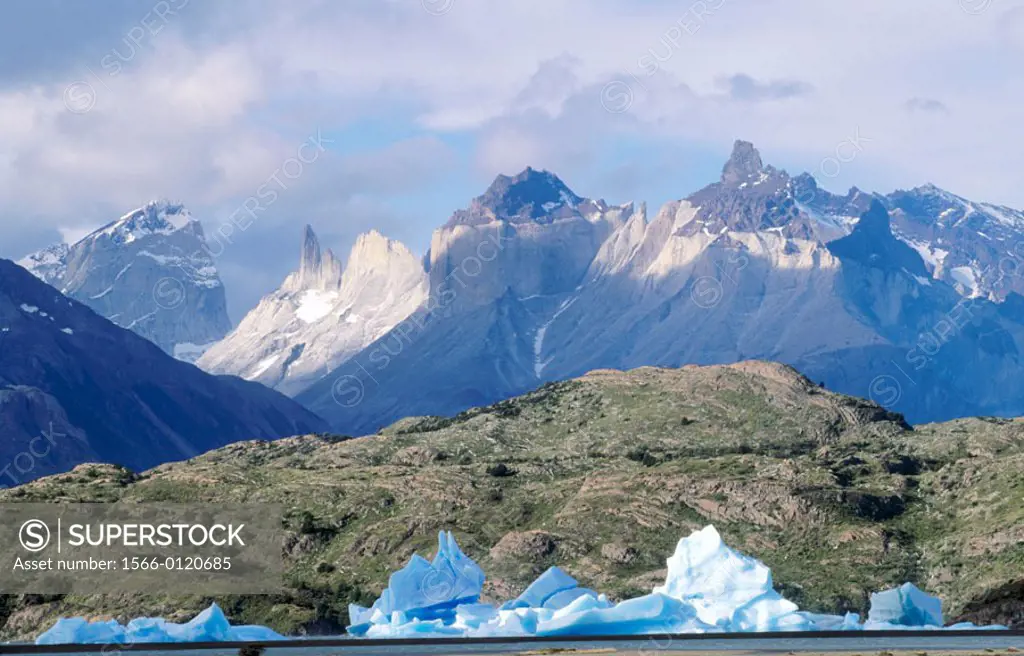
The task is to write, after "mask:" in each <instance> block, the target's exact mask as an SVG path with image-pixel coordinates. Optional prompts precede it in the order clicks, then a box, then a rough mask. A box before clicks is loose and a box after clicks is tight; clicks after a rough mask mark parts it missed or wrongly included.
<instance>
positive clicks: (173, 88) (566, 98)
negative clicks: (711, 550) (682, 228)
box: [0, 0, 1024, 246]
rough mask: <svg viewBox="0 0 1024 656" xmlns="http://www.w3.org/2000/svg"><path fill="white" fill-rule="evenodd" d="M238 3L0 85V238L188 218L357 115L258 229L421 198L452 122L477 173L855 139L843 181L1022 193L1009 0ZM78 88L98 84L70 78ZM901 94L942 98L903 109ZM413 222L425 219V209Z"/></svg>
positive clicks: (1017, 9) (662, 162)
mask: <svg viewBox="0 0 1024 656" xmlns="http://www.w3.org/2000/svg"><path fill="white" fill-rule="evenodd" d="M974 4H975V5H977V4H978V3H974ZM243 6H244V10H243V9H239V6H238V5H232V6H231V7H230V8H227V7H225V8H222V9H208V10H204V11H200V10H199V7H198V6H196V7H192V6H191V4H190V6H189V7H188V8H187V12H188V13H186V10H183V11H182V14H181V20H180V21H175V22H172V23H169V24H168V25H167V26H166V27H164V28H163V29H162V30H161V31H160V33H159V34H157V35H154V36H153V37H152V38H147V39H146V41H145V43H144V44H143V46H142V48H140V49H139V51H138V52H137V53H136V54H135V55H133V58H132V60H131V62H130V64H128V65H125V66H124V67H123V69H122V70H120V71H119V72H118V74H117V75H110V71H109V70H107V69H105V68H104V67H102V66H99V65H98V63H99V61H100V55H103V54H104V53H105V52H108V51H109V50H110V49H111V48H114V47H123V45H124V44H123V42H121V41H115V42H113V43H110V44H107V46H106V48H105V49H104V48H101V49H100V50H99V51H98V52H97V54H96V56H95V57H93V58H92V59H87V60H83V61H82V62H80V64H81V66H80V67H78V66H75V67H71V68H68V69H67V70H52V71H48V72H47V74H46V75H42V74H40V76H39V77H38V79H35V80H34V81H33V82H32V83H26V82H25V81H24V80H21V81H18V82H16V83H13V82H12V83H8V86H6V87H5V86H2V84H3V83H2V82H0V142H2V143H4V145H5V147H4V148H3V149H2V151H0V231H3V232H4V233H9V232H12V231H16V230H20V229H21V228H19V227H18V226H19V222H23V221H24V219H23V217H25V216H31V217H33V223H34V225H33V230H35V231H36V232H34V233H33V234H38V230H39V229H40V226H46V227H48V228H51V229H53V230H54V231H56V230H57V229H60V230H61V231H62V232H65V233H67V234H77V232H80V231H82V230H85V229H86V228H87V227H94V226H95V224H96V223H97V222H98V221H102V220H105V219H109V218H112V217H113V216H117V215H118V214H120V213H121V212H123V211H124V210H126V209H128V208H130V207H132V206H134V205H136V204H138V203H140V202H143V201H145V200H146V199H148V198H150V197H155V196H169V197H173V198H180V199H182V200H183V201H185V202H186V203H188V204H190V205H192V206H198V207H197V208H196V209H197V213H200V214H202V213H203V212H204V210H207V211H208V212H216V211H220V210H222V209H223V208H231V207H235V206H237V204H238V203H239V202H240V201H241V200H242V199H244V198H245V197H247V196H248V195H250V194H251V193H253V190H254V189H255V188H256V187H257V186H258V185H259V184H261V183H262V182H264V181H265V180H266V178H267V176H268V175H270V174H271V173H272V172H273V171H274V170H275V168H276V167H278V166H280V163H281V162H282V161H283V160H284V159H285V158H287V157H290V156H292V155H293V153H294V150H295V148H296V147H297V145H298V144H299V143H301V142H302V140H304V139H306V138H307V137H308V135H309V134H311V133H312V132H313V131H315V130H316V129H317V128H324V129H331V128H333V129H338V130H344V129H347V128H350V127H351V126H352V125H353V124H354V123H355V122H357V121H367V120H370V121H372V122H374V124H375V125H381V126H386V125H389V124H390V125H393V126H394V127H395V129H394V133H393V134H390V133H389V134H381V135H375V137H376V138H375V139H373V140H372V141H373V142H374V143H379V144H382V145H380V146H373V147H372V148H359V149H357V150H356V152H352V153H347V154H343V155H339V157H338V158H337V159H336V160H332V161H331V162H326V161H325V162H324V166H322V167H321V166H319V165H317V167H316V173H315V174H313V175H311V176H310V177H309V178H308V179H306V178H304V179H303V180H302V185H301V188H297V189H296V190H295V194H294V195H293V197H292V198H291V199H290V200H289V204H288V205H287V207H288V208H289V212H292V216H291V217H285V216H284V215H281V216H280V217H278V218H275V219H274V220H279V221H286V220H289V219H291V220H296V221H301V220H304V217H303V218H299V217H298V216H297V215H298V214H302V213H304V212H309V213H316V212H322V211H325V210H324V208H327V207H336V208H347V207H349V206H350V205H349V204H350V203H351V201H352V199H354V198H360V199H361V201H360V202H363V203H367V202H369V203H377V206H379V207H382V208H383V207H386V205H387V202H388V199H389V197H390V196H391V195H393V194H415V193H419V192H420V191H422V190H423V184H422V182H420V181H418V179H417V177H418V176H423V179H430V180H436V179H437V178H438V176H443V175H444V174H445V171H446V170H448V169H450V168H451V167H457V166H460V161H459V160H456V159H454V158H453V156H452V155H451V153H450V152H449V151H448V148H447V147H445V146H444V144H443V142H442V141H441V140H440V139H441V138H442V137H445V136H446V133H464V135H467V136H468V139H467V141H468V142H469V143H470V144H471V147H472V148H473V149H474V155H475V156H474V157H473V158H471V159H470V160H469V164H470V165H471V166H475V167H476V168H477V169H478V170H479V171H481V172H483V174H485V175H487V176H490V175H493V174H495V173H497V172H515V171H517V170H519V169H521V168H523V167H525V166H526V165H533V166H536V167H542V168H548V169H551V170H554V171H556V172H558V173H560V174H563V175H564V176H566V177H568V178H572V177H576V175H577V172H579V171H585V170H589V169H590V168H592V167H593V166H595V164H594V162H596V161H598V160H600V158H601V155H602V154H604V153H607V152H609V149H610V148H611V147H613V146H614V144H615V143H617V142H620V141H623V140H625V141H628V140H633V139H635V140H640V141H642V142H656V143H661V144H671V145H672V147H673V148H674V149H675V150H676V152H677V153H678V157H676V158H674V159H667V160H666V159H664V158H663V157H662V156H661V155H659V157H658V158H657V159H656V163H657V167H658V169H659V171H660V170H661V169H665V170H664V171H662V174H663V175H664V176H665V177H666V179H674V177H675V176H676V171H674V170H673V168H672V167H674V166H678V167H680V168H685V167H686V166H687V165H688V164H687V160H688V158H690V157H691V153H707V152H708V151H721V152H725V151H727V150H728V147H729V145H730V144H731V143H732V140H733V139H735V138H737V137H742V138H746V139H750V140H753V141H754V142H755V143H756V144H757V145H758V146H759V147H761V148H762V149H763V150H764V152H765V157H766V159H767V160H769V161H777V162H782V163H787V164H789V165H790V166H791V167H793V168H805V169H809V170H813V169H814V168H815V166H816V165H817V163H818V162H820V161H821V159H822V158H824V157H827V156H829V155H830V154H831V152H832V151H833V150H834V148H835V147H836V145H837V144H838V143H840V142H841V141H843V140H845V139H847V138H848V137H849V136H850V135H851V134H852V133H853V132H855V131H856V130H860V131H861V133H862V134H863V135H866V136H868V137H869V138H871V140H872V141H871V143H870V144H869V146H868V147H867V148H866V149H865V151H864V153H863V156H861V157H858V159H857V160H856V161H855V162H853V163H851V164H850V165H849V167H848V168H847V169H845V170H844V171H843V175H842V177H841V178H840V180H841V181H843V182H846V181H847V180H848V181H850V182H856V183H857V184H858V185H859V186H861V187H863V188H867V189H879V190H883V191H884V190H888V189H890V188H893V187H897V186H910V185H915V184H919V183H921V182H923V181H925V180H931V181H934V182H935V183H937V184H939V185H940V186H945V187H948V188H950V189H951V190H953V191H956V192H958V193H961V194H964V195H967V196H971V197H975V198H978V199H989V200H995V201H999V202H1004V203H1009V204H1016V205H1019V206H1024V191H1022V190H1021V189H1020V187H1019V184H1018V180H1017V178H1018V177H1019V176H1018V173H1017V169H1018V167H1017V153H1016V150H1017V144H1016V141H1015V140H1014V138H1013V137H1014V136H1015V135H1016V134H1017V132H1018V131H1019V130H1018V127H1019V123H1020V117H1019V107H1020V106H1021V105H1022V104H1024V84H1021V83H1022V82H1024V79H1022V78H1024V72H1022V71H1021V70H1020V67H1018V66H1015V65H1014V63H1015V62H1017V61H1019V60H1020V56H1021V53H1022V51H1024V0H999V1H998V2H991V3H990V4H988V5H986V6H985V7H984V8H983V9H984V10H983V11H981V12H980V13H977V14H969V13H966V12H965V11H963V10H962V8H961V3H960V2H958V0H902V1H901V2H892V1H891V0H856V1H855V0H837V1H835V2H820V1H819V0H785V1H784V0H703V2H694V3H690V2H688V1H684V2H683V3H678V2H669V1H660V0H659V1H652V2H645V3H636V2H629V1H628V0H621V1H613V0H563V1H562V2H555V3H553V2H550V1H549V0H517V1H515V2H511V1H510V2H504V1H502V2H476V1H471V0H456V1H455V2H454V3H453V4H452V5H451V7H450V9H449V10H448V11H447V12H446V13H443V14H441V15H434V14H432V13H430V12H428V11H425V10H424V8H423V6H422V4H421V3H419V2H415V1H413V2H405V1H404V0H393V1H390V2H375V1H374V2H370V1H368V2H352V3H333V2H327V1H324V0H309V1H307V2H292V3H287V4H281V3H277V2H271V1H270V0H248V1H247V2H245V3H244V5H243ZM432 6H435V7H436V6H437V3H435V4H434V5H432ZM137 18H138V17H136V20H135V22H136V23H137V22H138V20H137ZM55 20H59V17H58V18H56V19H55ZM133 24H134V23H133ZM39 47H40V48H47V47H48V45H47V43H46V40H45V39H44V38H42V35H41V38H40V45H39ZM0 54H3V53H2V46H0ZM21 55H22V56H25V57H31V56H32V53H21ZM615 80H618V81H620V83H621V84H622V85H625V86H624V87H620V90H622V88H626V89H628V90H629V92H630V93H631V94H632V104H631V105H630V107H629V108H628V111H625V112H622V113H610V112H608V111H606V110H605V108H604V107H602V104H601V99H602V95H601V94H602V89H603V88H605V85H606V84H607V83H608V82H610V81H615ZM723 80H725V81H726V82H725V83H724V86H723ZM81 81H85V82H87V83H88V84H89V85H91V86H88V87H84V86H81V85H79V86H76V87H72V88H71V90H70V92H68V85H71V84H73V83H75V82H81ZM812 89H813V91H812ZM723 90H724V91H725V92H723ZM66 92H67V93H66ZM91 92H94V96H92V97H93V98H94V100H95V104H94V106H92V107H89V111H88V112H85V113H78V114H76V113H73V112H71V111H69V110H68V109H67V108H66V107H65V101H68V102H69V103H70V104H71V105H72V109H77V110H79V111H80V110H81V109H83V107H84V106H83V104H82V103H85V105H88V104H89V103H90V93H91ZM914 99H917V100H918V101H919V102H917V103H913V107H914V108H915V109H918V110H921V109H927V108H928V107H937V105H934V104H933V103H932V101H934V102H937V103H941V104H942V105H943V106H944V107H945V108H946V111H944V112H943V111H913V112H911V111H908V107H911V105H910V104H908V103H912V101H913V100H914ZM753 101H760V102H753ZM764 101H767V102H764ZM423 130H427V131H435V132H436V133H437V137H432V136H423V135H422V131H423ZM417 135H418V136H417ZM389 143H390V145H388V144H389ZM640 157H642V155H641V156H640ZM652 161H655V160H654V158H652ZM628 164H630V163H629V162H622V163H621V164H620V167H626V165H628ZM627 168H628V167H627ZM623 170H625V169H623ZM332 176H338V177H332ZM693 190H694V189H692V188H680V189H679V191H678V195H679V196H682V195H685V194H687V193H689V192H691V191H693ZM367 199H369V200H367ZM640 200H642V198H641V199H640ZM465 201H466V199H464V198H452V199H451V209H455V208H456V207H457V206H460V205H463V204H464V203H465ZM285 207H286V205H285V204H283V203H282V205H281V206H279V207H278V208H276V209H275V212H283V210H284V208H285ZM369 214H372V212H370V213H369ZM386 215H387V211H386V210H384V209H381V210H380V216H386ZM268 220H269V219H268ZM422 221H423V222H424V223H425V225H424V227H423V228H421V231H422V232H424V233H425V232H426V231H428V230H429V227H430V225H427V222H428V221H429V222H431V224H432V223H434V222H437V221H436V219H435V218H433V217H428V218H424V219H422ZM26 234H27V233H26ZM268 234H269V232H268ZM10 241H11V243H13V241H16V240H10ZM19 243H20V242H19ZM415 245H416V244H413V246H415Z"/></svg>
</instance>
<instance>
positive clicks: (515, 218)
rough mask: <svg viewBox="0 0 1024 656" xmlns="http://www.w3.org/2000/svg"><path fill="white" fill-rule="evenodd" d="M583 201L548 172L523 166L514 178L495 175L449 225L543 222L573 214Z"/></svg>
mask: <svg viewBox="0 0 1024 656" xmlns="http://www.w3.org/2000/svg"><path fill="white" fill-rule="evenodd" d="M584 200H585V199H584V198H583V197H581V196H578V195H576V193H574V192H573V191H572V190H571V189H569V187H568V186H566V184H565V183H564V182H562V180H561V179H560V178H559V177H558V176H557V175H555V174H554V173H551V172H550V171H544V170H540V171H538V170H537V169H535V168H533V167H530V166H528V167H526V169H524V170H523V171H522V172H520V173H518V174H517V175H515V176H511V177H510V176H507V175H499V176H498V177H496V178H495V179H494V182H492V183H491V186H490V187H488V188H487V191H485V192H484V193H483V194H482V195H481V196H478V197H477V198H475V199H473V202H472V203H471V205H470V207H469V209H466V210H460V211H458V212H456V213H455V214H454V215H453V216H452V219H451V221H449V225H454V224H463V225H479V224H482V223H489V222H491V221H495V220H501V221H509V222H512V223H527V222H531V221H532V222H538V223H542V222H544V219H547V218H549V217H552V216H553V215H556V214H558V213H560V212H561V213H567V214H571V213H575V211H576V208H577V207H578V206H579V204H580V203H582V202H583V201H584Z"/></svg>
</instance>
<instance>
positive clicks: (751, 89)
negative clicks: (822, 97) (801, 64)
mask: <svg viewBox="0 0 1024 656" xmlns="http://www.w3.org/2000/svg"><path fill="white" fill-rule="evenodd" d="M719 86H720V87H722V88H724V89H725V91H726V95H727V96H728V98H729V99H730V100H735V101H739V102H761V101H766V100H786V99H789V98H796V97H798V96H804V95H807V94H809V93H811V92H812V91H814V87H813V86H811V85H810V84H808V83H806V82H800V81H799V80H772V81H770V82H758V81H757V80H755V79H754V78H752V77H750V76H749V75H744V74H742V73H738V74H736V75H733V76H731V77H727V78H723V79H722V80H720V81H719Z"/></svg>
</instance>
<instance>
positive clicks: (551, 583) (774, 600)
mask: <svg viewBox="0 0 1024 656" xmlns="http://www.w3.org/2000/svg"><path fill="white" fill-rule="evenodd" d="M667 565H668V570H667V573H666V576H665V583H664V585H660V586H657V587H655V588H654V589H653V590H652V591H651V593H650V594H646V595H643V596H640V597H637V598H634V599H626V600H623V601H621V602H618V603H616V602H614V601H611V600H610V599H608V597H606V596H605V595H603V594H599V593H598V592H595V591H594V590H590V589H588V588H584V587H581V586H580V585H579V582H578V581H577V580H576V579H575V578H573V577H572V576H570V575H569V574H568V573H566V572H564V571H563V570H561V569H559V568H558V567H551V568H550V569H548V570H547V571H545V572H544V573H543V574H541V575H540V576H539V577H537V579H536V580H534V581H533V583H531V584H530V585H529V586H527V588H526V589H525V590H524V591H523V592H522V594H520V595H519V596H518V597H516V598H515V599H512V600H511V601H507V602H505V603H504V604H501V605H500V606H499V605H493V604H489V603H481V601H480V598H481V595H482V594H483V586H484V580H485V577H484V572H483V570H482V569H481V568H480V566H479V565H477V564H476V563H475V562H474V561H473V560H472V559H471V558H469V557H468V556H466V554H464V553H463V552H462V550H461V549H460V548H459V546H458V544H457V543H456V541H455V538H454V537H453V536H452V534H451V533H448V532H444V531H442V532H441V533H439V534H438V548H437V555H436V556H435V557H434V559H433V560H432V561H428V560H426V559H425V558H422V557H420V556H419V555H413V557H412V558H411V559H410V561H409V563H408V564H407V565H406V566H405V567H403V568H402V569H401V570H399V571H397V572H395V573H394V574H392V575H391V578H390V579H389V580H388V586H387V588H385V589H384V591H383V592H382V593H381V596H380V598H378V599H377V601H375V602H374V604H373V605H372V606H371V607H370V608H364V607H362V606H356V605H351V606H350V607H349V616H350V622H351V624H350V626H348V633H349V635H350V636H353V637H356V638H453V637H455V638H485V637H531V636H534V637H541V636H611V635H618V636H626V635H644V634H647V635H651V634H669V633H719V632H738V633H745V632H758V631H865V630H878V629H934V630H942V629H943V628H947V629H968V628H969V629H978V628H986V629H1003V628H1005V627H997V626H992V627H977V626H975V625H973V624H967V623H960V624H954V625H953V626H950V627H943V617H942V602H941V601H940V600H939V599H938V598H936V597H933V596H931V595H929V594H927V593H925V592H923V591H921V590H920V589H918V588H917V587H915V586H914V585H913V584H911V583H905V584H904V585H902V586H900V587H898V588H894V589H891V590H884V591H882V592H878V593H875V594H873V595H871V609H870V612H869V614H868V619H867V621H866V622H863V623H862V622H861V618H860V617H859V616H858V615H857V614H855V613H847V614H845V615H826V614H818V613H810V612H805V611H801V610H800V609H799V608H798V607H797V605H796V604H794V603H793V602H791V601H789V600H788V599H786V598H785V597H783V596H782V595H781V594H779V592H778V591H776V590H775V589H774V585H773V581H772V572H771V570H770V569H769V568H768V567H767V566H766V565H765V564H764V563H762V562H761V561H759V560H757V559H756V558H752V557H750V556H746V555H744V554H741V553H739V552H737V551H735V550H733V549H731V548H730V547H729V546H727V545H726V544H725V542H724V541H723V540H722V537H721V535H719V533H718V531H717V530H715V528H714V527H713V526H706V527H705V528H703V529H701V530H699V531H695V532H694V533H692V534H691V535H689V536H688V537H685V538H683V539H682V540H680V541H679V543H678V544H677V545H676V550H675V552H674V553H673V554H672V556H671V557H670V558H669V559H668V560H667ZM282 637H283V636H281V635H279V634H277V633H276V632H274V631H272V630H271V629H269V628H266V627H261V626H231V624H230V623H229V622H228V620H227V618H226V617H225V616H224V613H223V612H222V611H221V609H220V608H219V607H218V606H217V605H216V604H213V605H212V606H210V607H209V608H207V609H206V610H204V611H203V612H202V613H200V614H199V615H197V616H196V617H195V618H193V619H192V620H191V621H190V622H187V623H185V624H174V623H172V622H168V621H166V620H164V619H160V618H140V619H135V620H132V621H131V622H129V623H128V624H127V625H126V626H122V625H120V624H119V623H117V622H115V621H112V620H111V621H99V622H88V621H86V620H84V619H82V618H65V619H61V620H59V621H58V622H57V623H56V624H55V625H54V626H53V627H52V628H50V630H48V631H47V632H46V633H44V634H43V635H41V636H40V637H39V638H38V639H37V640H36V644H41V645H53V644H61V643H69V642H70V643H90V644H95V643H127V642H197V641H225V640H231V641H235V640H238V641H253V642H264V641H271V640H280V639H282Z"/></svg>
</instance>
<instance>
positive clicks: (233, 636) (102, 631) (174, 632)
mask: <svg viewBox="0 0 1024 656" xmlns="http://www.w3.org/2000/svg"><path fill="white" fill-rule="evenodd" d="M284 639H285V637H284V636H282V635H280V634H279V633H277V632H275V631H273V630H271V629H268V628H267V627H264V626H231V624H230V623H229V622H228V618H227V617H225V616H224V611H222V610H221V609H220V606H218V605H217V604H211V605H210V607H209V608H207V609H206V610H204V611H202V612H201V613H199V614H198V615H196V616H195V617H193V618H192V619H191V620H189V621H188V622H186V623H184V624H176V623H174V622H168V621H167V620H165V619H163V618H158V617H140V618H137V619H134V620H132V621H130V622H128V624H127V625H125V626H122V625H121V624H120V623H119V622H117V621H116V620H107V621H96V622H89V621H87V620H85V619H83V618H80V617H75V618H61V619H59V620H57V623H56V624H54V625H53V626H52V627H51V628H50V629H49V630H48V631H46V632H45V633H43V634H42V635H41V636H39V637H38V638H36V644H37V645H60V644H68V643H74V644H90V645H94V644H131V643H157V642H241V641H246V642H264V641H268V642H269V641H271V640H284Z"/></svg>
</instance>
